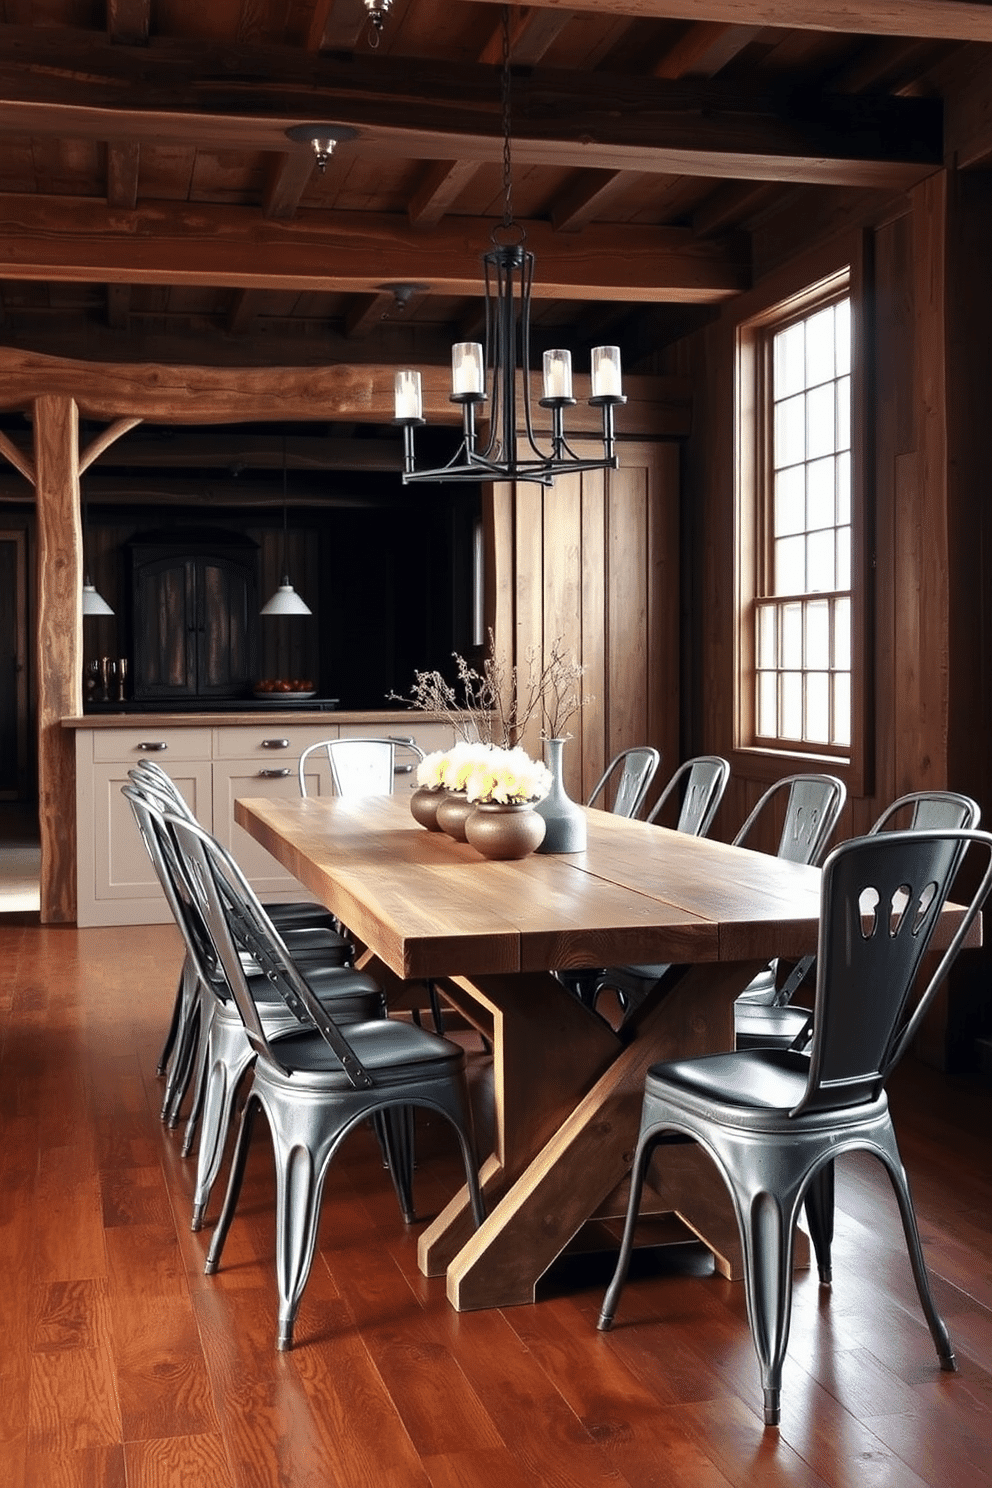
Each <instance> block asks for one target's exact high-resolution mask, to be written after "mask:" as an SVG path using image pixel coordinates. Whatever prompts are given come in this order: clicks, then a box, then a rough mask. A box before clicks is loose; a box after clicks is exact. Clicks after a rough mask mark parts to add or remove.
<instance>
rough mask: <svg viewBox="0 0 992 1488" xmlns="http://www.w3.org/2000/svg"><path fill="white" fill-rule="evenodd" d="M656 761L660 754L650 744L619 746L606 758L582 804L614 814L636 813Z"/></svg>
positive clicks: (632, 814)
mask: <svg viewBox="0 0 992 1488" xmlns="http://www.w3.org/2000/svg"><path fill="white" fill-rule="evenodd" d="M660 764H661V755H660V754H659V753H658V751H657V749H654V748H652V746H651V745H650V744H638V745H636V746H635V747H634V748H632V749H622V750H621V751H620V753H619V754H617V755H615V756H614V757H613V759H612V760H610V763H609V764H608V765H607V767H606V769H605V770H604V771H603V773H602V775H601V776H600V778H599V780H598V781H597V782H596V785H595V787H594V789H593V791H592V793H591V794H590V796H589V799H588V801H587V802H586V805H587V806H597V805H601V807H602V808H603V809H606V810H608V811H612V812H613V814H614V816H636V815H637V813H638V812H639V811H640V809H641V807H642V806H643V804H644V797H645V796H646V795H647V793H648V789H649V787H650V785H651V782H652V780H653V779H654V777H655V773H656V772H657V769H658V766H659V765H660ZM607 803H610V804H609V805H607Z"/></svg>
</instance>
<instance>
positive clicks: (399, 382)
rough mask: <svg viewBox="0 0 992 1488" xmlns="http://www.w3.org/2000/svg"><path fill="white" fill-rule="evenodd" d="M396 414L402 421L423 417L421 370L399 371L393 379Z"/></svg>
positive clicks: (418, 419)
mask: <svg viewBox="0 0 992 1488" xmlns="http://www.w3.org/2000/svg"><path fill="white" fill-rule="evenodd" d="M393 397H394V407H395V416H396V418H397V419H398V420H400V421H401V422H404V421H406V420H407V419H415V420H417V421H418V422H419V421H420V420H421V419H422V418H423V416H424V415H423V406H424V405H423V394H422V391H421V384H420V373H419V372H397V374H396V377H395V379H394V381H393Z"/></svg>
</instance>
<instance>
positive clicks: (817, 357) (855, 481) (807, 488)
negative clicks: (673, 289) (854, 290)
mask: <svg viewBox="0 0 992 1488" xmlns="http://www.w3.org/2000/svg"><path fill="white" fill-rule="evenodd" d="M851 327H852V295H851V276H850V272H849V271H846V270H845V271H844V272H843V273H838V274H835V275H834V276H832V277H831V278H830V279H829V280H826V281H824V282H822V283H821V284H819V285H817V286H815V287H813V288H811V289H807V290H804V291H803V292H802V293H801V294H799V295H796V296H793V297H792V298H791V299H790V300H789V301H787V302H785V303H784V304H780V305H777V306H773V307H771V308H769V309H768V310H766V311H764V312H763V313H762V314H761V315H759V316H757V317H755V318H754V319H752V320H750V321H748V322H747V323H746V324H744V325H743V326H742V327H741V328H740V337H739V353H740V379H739V398H738V420H739V428H738V451H739V456H740V460H739V464H740V480H739V489H738V529H737V530H738V540H739V545H740V552H739V555H738V556H739V575H740V580H741V583H740V600H741V603H740V605H739V622H740V634H739V647H738V660H739V667H738V680H739V707H738V740H737V742H738V747H739V748H743V749H747V750H751V751H754V752H755V753H759V754H760V753H765V754H767V755H769V756H771V757H773V758H779V757H781V756H782V755H783V754H786V755H789V754H791V755H798V756H801V757H802V759H803V760H819V761H828V762H831V763H832V764H838V765H850V764H852V762H853V763H855V764H858V765H859V764H860V763H861V761H860V759H856V758H855V757H856V756H858V755H859V753H860V751H859V743H860V740H859V727H858V725H859V718H858V715H859V713H860V711H861V705H860V698H861V680H862V679H861V675H860V669H859V667H858V666H857V655H858V632H859V629H860V615H861V609H860V605H859V602H858V596H857V595H856V594H855V579H856V574H857V572H858V564H857V562H856V554H857V551H858V545H859V541H860V538H859V534H860V532H861V531H862V530H863V527H862V525H861V524H860V522H859V521H858V520H857V518H856V505H857V501H858V494H859V492H860V490H861V482H860V480H859V478H858V461H857V459H856V456H855V444H854V438H853V430H854V419H853V417H852V411H853V409H854V407H855V406H856V402H857V400H856V398H855V396H854V393H853V387H854V382H855V379H854V372H855V367H854V358H853V355H852V344H853V338H852V333H851Z"/></svg>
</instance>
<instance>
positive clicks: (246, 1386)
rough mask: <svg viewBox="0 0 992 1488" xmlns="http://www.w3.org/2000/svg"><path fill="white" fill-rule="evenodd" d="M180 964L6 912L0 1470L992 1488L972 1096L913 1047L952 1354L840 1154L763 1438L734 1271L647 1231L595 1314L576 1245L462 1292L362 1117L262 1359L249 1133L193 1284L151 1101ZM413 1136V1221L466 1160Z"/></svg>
mask: <svg viewBox="0 0 992 1488" xmlns="http://www.w3.org/2000/svg"><path fill="white" fill-rule="evenodd" d="M179 961H180V953H179V945H178V939H177V937H176V935H175V932H174V931H173V930H172V929H171V928H170V927H143V928H140V929H121V930H86V931H76V930H74V929H62V928H40V927H37V926H33V925H30V924H18V923H10V922H6V923H5V922H3V921H2V920H0V1028H2V1034H0V1038H2V1043H0V1257H2V1261H3V1267H4V1276H3V1285H2V1286H0V1339H2V1351H3V1352H2V1361H3V1362H2V1388H0V1482H2V1483H3V1484H4V1485H5V1488H180V1485H182V1488H283V1485H292V1488H365V1485H369V1488H373V1485H375V1488H380V1485H397V1488H427V1485H433V1488H524V1485H535V1484H540V1485H545V1484H547V1485H553V1488H606V1485H610V1488H625V1485H626V1488H656V1485H657V1488H662V1485H664V1488H672V1485H683V1484H687V1485H700V1488H725V1485H728V1484H729V1485H741V1488H743V1485H745V1484H748V1485H751V1484H761V1485H777V1484H783V1485H785V1484H787V1485H790V1488H793V1485H803V1488H806V1485H821V1484H825V1485H836V1488H847V1485H853V1484H856V1483H857V1484H861V1483H864V1484H868V1485H878V1488H882V1485H885V1488H920V1485H923V1484H930V1485H933V1488H945V1485H948V1484H953V1485H962V1488H963V1485H972V1484H975V1485H982V1484H989V1485H992V1243H990V1231H992V1218H990V1216H992V1204H990V1197H992V1163H990V1155H989V1154H990V1142H989V1132H990V1121H989V1117H990V1112H992V1092H990V1091H989V1090H988V1089H986V1088H983V1087H981V1086H979V1085H978V1084H977V1083H975V1082H972V1081H969V1080H966V1079H956V1080H947V1079H945V1078H944V1077H943V1076H940V1075H938V1074H936V1073H934V1072H933V1071H930V1070H927V1069H924V1068H923V1067H921V1066H917V1065H911V1064H907V1065H906V1067H905V1068H904V1070H903V1071H902V1072H901V1073H900V1076H899V1077H898V1079H897V1082H896V1083H895V1085H894V1089H893V1104H894V1106H895V1109H896V1118H897V1127H898V1130H899V1133H900V1138H901V1141H902V1145H903V1151H904V1156H905V1158H906V1161H907V1166H908V1167H909V1170H910V1175H911V1178H912V1181H913V1184H914V1190H915V1195H916V1201H917V1209H918V1213H919V1217H920V1222H921V1227H922V1231H923V1236H924V1243H925V1246H926V1251H927V1256H928V1260H929V1262H930V1264H931V1267H932V1270H933V1272H934V1275H935V1278H936V1281H935V1285H936V1292H937V1296H938V1301H939V1303H940V1305H941V1307H942V1309H943V1310H944V1313H945V1316H946V1317H947V1320H948V1323H949V1326H950V1329H951V1333H952V1336H953V1338H954V1342H955V1345H956V1347H957V1351H958V1357H959V1361H960V1372H959V1373H958V1374H956V1375H946V1374H941V1373H940V1371H939V1370H938V1368H937V1362H936V1357H935V1355H934V1352H933V1348H932V1345H931V1342H930V1338H929V1334H928V1333H927V1330H926V1327H925V1325H924V1322H923V1318H922V1315H921V1314H920V1310H919V1307H918V1304H917V1300H916V1295H915V1292H914V1289H913V1284H912V1278H911V1275H910V1271H909V1265H908V1262H907V1260H906V1257H905V1252H904V1248H903V1243H902V1238H901V1230H900V1228H899V1224H898V1218H897V1213H896V1208H895V1203H894V1200H893V1198H892V1196H891V1192H890V1191H889V1189H888V1185H887V1181H886V1180H885V1178H884V1175H883V1174H882V1171H881V1169H880V1168H878V1167H876V1166H875V1165H873V1164H871V1163H870V1162H868V1161H867V1160H849V1161H845V1162H843V1163H842V1164H841V1165H840V1171H839V1174H838V1219H837V1239H836V1244H835V1251H834V1277H835V1281H834V1286H833V1289H832V1290H831V1291H829V1292H827V1291H821V1290H820V1289H819V1288H818V1286H817V1285H816V1282H815V1280H814V1277H813V1275H812V1274H811V1273H803V1274H802V1275H801V1276H800V1277H799V1279H798V1283H797V1286H796V1291H795V1303H794V1310H793V1322H792V1336H791V1340H790V1346H789V1360H788V1365H787V1369H786V1377H785V1389H784V1399H783V1425H782V1430H781V1432H780V1433H775V1432H765V1431H764V1430H763V1429H762V1426H761V1420H760V1389H759V1382H758V1373H757V1365H756V1361H755V1357H754V1352H753V1348H752V1345H751V1341H750V1336H749V1333H748V1328H747V1323H746V1319H745V1313H744V1298H743V1289H742V1287H741V1286H740V1284H733V1283H728V1282H726V1281H724V1280H722V1279H721V1278H720V1277H718V1276H715V1275H713V1274H712V1272H711V1269H710V1266H709V1264H708V1261H707V1259H706V1257H705V1255H704V1254H703V1253H702V1252H701V1251H700V1250H698V1249H697V1248H695V1247H692V1246H687V1247H680V1248H678V1249H677V1251H676V1252H675V1253H674V1255H670V1256H667V1257H661V1258H660V1259H655V1257H658V1255H659V1253H657V1252H655V1253H653V1257H652V1258H651V1262H650V1264H645V1265H644V1266H643V1267H642V1268H640V1272H641V1274H639V1275H638V1276H637V1278H636V1279H633V1280H632V1281H631V1283H630V1284H629V1286H628V1289H627V1291H626V1293H625V1297H624V1300H623V1303H622V1310H621V1313H620V1317H619V1319H618V1324H617V1327H616V1329H615V1331H614V1332H612V1333H611V1334H609V1335H600V1334H598V1333H597V1332H596V1330H595V1316H596V1312H597V1310H598V1306H599V1302H600V1299H601V1296H602V1289H603V1286H604V1284H605V1279H606V1277H607V1275H608V1271H609V1262H608V1261H606V1262H597V1260H596V1259H595V1258H588V1257H585V1258H571V1259H566V1260H565V1261H563V1262H561V1263H559V1266H558V1267H557V1268H556V1269H555V1271H554V1272H553V1273H552V1274H551V1275H550V1276H549V1277H548V1278H546V1280H545V1283H543V1284H542V1296H541V1300H540V1301H539V1302H538V1303H537V1304H536V1305H535V1306H532V1307H520V1308H516V1309H508V1310H506V1311H489V1312H478V1313H463V1314H458V1313H455V1312H453V1311H452V1310H451V1308H450V1307H449V1306H448V1303H447V1301H446V1299H445V1295H444V1286H443V1283H442V1282H441V1281H440V1280H426V1279H425V1278H423V1277H422V1276H421V1275H420V1274H419V1272H418V1270H417V1267H416V1237H417V1227H414V1228H412V1229H407V1228H405V1227H404V1225H403V1223H402V1221H401V1219H400V1216H399V1212H398V1209H397V1206H396V1203H395V1200H394V1198H393V1195H392V1191H391V1189H390V1186H389V1182H388V1177H387V1175H386V1174H385V1173H384V1172H383V1169H382V1165H381V1161H380V1159H379V1156H378V1152H377V1149H376V1147H375V1144H374V1142H373V1141H372V1139H371V1138H370V1137H368V1136H367V1135H366V1134H365V1133H364V1132H363V1133H361V1134H359V1135H358V1136H357V1137H356V1138H354V1139H353V1141H352V1143H351V1145H350V1146H349V1147H348V1148H347V1149H346V1152H345V1153H344V1154H343V1155H342V1157H341V1159H340V1160H339V1162H338V1164H337V1165H336V1166H335V1168H333V1169H332V1172H331V1176H330V1179H329V1181H328V1185H327V1192H326V1197H325V1202H324V1212H323V1220H322V1229H321V1239H320V1245H319V1253H318V1256H317V1259H316V1261H315V1264H314V1269H313V1273H312V1276H311V1279H310V1283H309V1287H308V1289H307V1292H306V1294H305V1296H304V1299H303V1304H302V1307H301V1310H300V1317H299V1322H298V1325H297V1347H296V1349H295V1350H294V1352H292V1353H291V1354H277V1353H276V1351H275V1348H274V1335H275V1290H274V1282H273V1250H274V1236H273V1218H272V1197H271V1191H272V1174H271V1158H270V1154H269V1152H268V1150H267V1143H266V1140H265V1138H264V1135H260V1139H259V1140H257V1142H256V1148H255V1152H254V1155H253V1158H252V1161H251V1165H250V1171H249V1175H248V1179H247V1181H246V1186H245V1191H244V1195H243V1198H242V1204H241V1210H240V1213H239V1215H238V1217H237V1218H236V1219H235V1222H234V1225H233V1228H232V1231H231V1235H230V1239H229V1241H228V1246H227V1250H226V1252H225V1256H224V1264H223V1268H222V1270H221V1271H220V1272H219V1273H218V1275H217V1276H214V1277H206V1276H204V1275H203V1258H204V1255H205V1252H206V1247H207V1245H208V1244H209V1239H210V1228H209V1226H208V1227H207V1228H206V1229H205V1230H204V1231H203V1232H202V1233H201V1234H199V1235H193V1234H192V1233H191V1232H190V1229H189V1214H190V1197H191V1192H192V1178H193V1174H192V1163H191V1162H190V1161H189V1160H184V1159H183V1158H182V1157H181V1156H180V1151H179V1147H180V1138H181V1132H178V1131H175V1132H169V1131H166V1130H165V1128H163V1127H162V1125H161V1124H160V1122H159V1119H158V1108H159V1104H160V1099H161V1082H160V1081H159V1080H158V1079H156V1076H155V1063H156V1057H157V1053H158V1048H159V1045H160V1042H161V1039H162V1036H163V1032H164V1028H165V1023H166V1019H167V1016H168V1011H169V1009H170V1007H171V1001H172V996H173V992H174V987H175V981H176V974H177V971H178V967H179ZM468 1046H469V1047H470V1048H471V1050H472V1051H473V1052H472V1058H473V1062H474V1067H475V1075H476V1084H477V1087H478V1092H479V1100H480V1106H484V1102H485V1095H486V1072H487V1062H486V1057H485V1055H484V1054H483V1053H481V1052H478V1053H477V1052H475V1051H476V1050H478V1047H479V1046H478V1041H477V1040H474V1039H473V1040H471V1041H470V1042H469V1045H468ZM261 1125H262V1124H261V1123H260V1126H261ZM263 1130H264V1128H263ZM418 1154H419V1167H418V1173H417V1194H416V1197H417V1201H418V1210H419V1212H420V1214H421V1215H423V1217H424V1218H425V1219H426V1218H429V1217H430V1216H431V1215H433V1214H434V1213H435V1212H436V1211H437V1209H438V1207H439V1206H440V1205H441V1204H442V1203H443V1202H444V1201H445V1200H446V1198H447V1197H448V1196H449V1195H450V1193H451V1192H452V1191H453V1188H454V1185H455V1184H456V1182H457V1161H456V1156H455V1152H454V1148H453V1144H452V1143H451V1142H450V1140H449V1138H448V1135H447V1133H446V1132H444V1131H443V1130H441V1129H439V1128H438V1127H437V1126H432V1125H425V1124H424V1123H421V1124H420V1125H419V1127H418ZM219 1196H220V1195H219V1192H218V1193H215V1195H214V1199H213V1202H212V1204H211V1217H214V1216H215V1215H216V1212H217V1207H218V1201H219Z"/></svg>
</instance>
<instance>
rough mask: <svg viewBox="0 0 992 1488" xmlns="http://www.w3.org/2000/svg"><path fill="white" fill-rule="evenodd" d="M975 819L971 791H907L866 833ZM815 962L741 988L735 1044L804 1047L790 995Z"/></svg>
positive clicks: (802, 1021)
mask: <svg viewBox="0 0 992 1488" xmlns="http://www.w3.org/2000/svg"><path fill="white" fill-rule="evenodd" d="M980 820H981V810H980V808H979V806H978V803H977V802H976V801H973V800H972V798H971V797H970V796H965V795H961V794H960V793H959V792H957V791H912V792H910V793H909V794H908V795H905V796H900V797H899V798H898V800H895V801H893V802H892V804H891V805H890V806H887V807H886V808H885V810H884V811H883V812H882V814H881V815H880V816H879V817H878V819H877V820H876V821H875V823H874V825H873V826H872V827H871V829H870V832H869V835H874V834H876V833H878V832H885V831H891V830H893V829H894V828H896V827H899V828H901V829H902V830H905V831H913V832H922V831H928V830H942V829H943V828H946V827H951V828H954V827H965V828H969V829H970V828H973V827H977V826H978V823H979V821H980ZM814 962H815V958H814V957H813V956H804V957H802V958H801V960H799V961H797V963H796V965H795V966H794V967H793V968H792V970H791V972H790V973H789V975H788V977H786V978H785V980H784V981H783V982H782V984H781V986H776V981H777V977H772V978H771V981H770V985H769V982H768V980H767V979H766V980H765V982H764V984H763V985H762V986H760V987H758V988H756V989H755V991H754V992H752V991H751V989H750V988H749V989H748V990H747V991H746V992H744V993H742V995H741V996H740V997H739V998H738V999H737V1002H736V1004H735V1006H734V1038H735V1043H736V1045H737V1048H739V1049H743V1048H756V1047H762V1046H765V1047H767V1046H768V1045H777V1046H779V1047H781V1048H789V1047H790V1046H791V1045H793V1044H795V1045H796V1046H797V1047H799V1048H801V1047H803V1045H804V1044H805V1043H806V1042H807V1041H808V1039H809V1035H810V1031H811V1027H812V1014H811V1012H810V1010H809V1008H808V1007H802V1006H799V1005H797V1004H796V1003H794V1002H793V1001H792V999H793V997H794V996H795V995H796V993H797V992H798V991H799V989H800V987H801V986H802V985H803V984H804V983H805V982H808V980H809V977H810V976H811V974H812V971H813V966H814Z"/></svg>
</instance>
